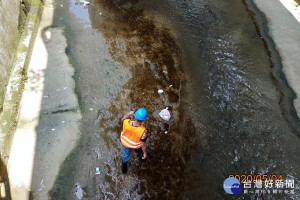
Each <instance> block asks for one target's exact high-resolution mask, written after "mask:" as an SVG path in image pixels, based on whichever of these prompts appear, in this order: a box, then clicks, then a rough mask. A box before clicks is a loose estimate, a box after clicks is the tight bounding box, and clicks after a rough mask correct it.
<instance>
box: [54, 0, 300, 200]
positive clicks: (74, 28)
mask: <svg viewBox="0 0 300 200" xmlns="http://www.w3.org/2000/svg"><path fill="white" fill-rule="evenodd" d="M57 2H58V5H57V7H56V11H55V12H56V13H55V19H54V26H64V27H65V36H66V38H67V41H68V48H67V49H66V53H67V54H68V56H69V59H70V63H71V64H72V66H73V67H74V68H75V76H74V79H75V81H76V92H77V95H78V98H79V100H80V104H81V112H82V116H83V119H82V122H81V134H82V135H81V139H80V141H79V143H78V145H77V147H76V148H75V149H74V151H73V152H72V153H71V155H70V156H69V157H68V159H67V160H66V161H65V162H64V164H63V166H62V168H61V171H60V174H59V177H58V178H57V181H56V184H55V187H54V188H53V189H52V191H51V193H50V196H51V197H52V198H53V199H74V198H76V195H75V194H74V193H75V192H76V191H77V189H76V186H77V188H78V187H81V188H82V189H83V198H82V199H257V198H258V199H260V198H264V199H272V198H277V197H278V198H280V199H292V198H294V199H297V198H300V197H299V194H300V193H299V174H300V169H299V164H298V163H300V151H299V150H300V146H299V142H300V141H299V137H298V136H297V132H295V130H293V129H292V126H291V125H290V124H289V123H288V122H287V120H286V119H285V117H283V114H282V113H283V111H282V107H281V106H280V105H279V103H280V101H281V98H282V92H281V91H279V90H278V83H277V82H278V81H277V80H276V79H275V78H274V77H273V76H272V72H271V70H272V66H273V63H271V61H270V58H269V53H268V50H266V46H265V44H264V41H263V39H262V38H261V35H260V34H259V33H258V32H257V27H256V26H255V23H254V22H253V19H252V18H251V17H250V13H249V11H248V10H247V4H246V3H243V2H242V1H239V0H228V1H222V2H220V1H215V0H214V1H206V0H191V1H185V0H179V1H178V0H177V1H175V0H166V1H158V0H151V1H144V0H126V1H125V0H114V1H110V0H94V1H91V4H90V5H89V6H88V8H87V9H84V8H83V6H82V5H81V4H80V3H79V2H78V1H75V0H61V1H57ZM60 4H61V5H63V6H60ZM158 89H163V90H164V93H163V94H158V93H157V90H158ZM139 107H146V108H147V109H148V111H149V113H150V117H149V119H148V120H147V121H146V123H145V125H146V127H147V130H148V132H149V136H148V137H149V140H148V154H149V157H148V158H147V160H145V161H142V160H141V157H140V155H135V153H132V155H131V156H132V157H131V160H130V163H129V171H128V174H126V175H123V174H122V173H121V171H120V162H121V144H120V140H119V134H120V131H121V121H120V119H121V118H122V116H123V115H124V114H125V113H126V112H128V111H129V110H130V109H136V108H139ZM165 107H168V108H169V110H170V111H171V114H172V118H171V120H170V121H169V122H168V123H165V122H163V121H162V120H161V119H160V118H159V116H158V113H159V111H160V110H161V109H163V108H165ZM97 166H99V167H100V170H101V173H100V175H95V167H97ZM231 174H232V175H257V174H260V175H264V174H266V175H276V176H279V175H282V177H283V180H286V179H295V185H296V188H295V194H288V195H284V194H277V196H276V195H275V194H274V195H264V196H263V197H262V195H257V194H242V195H236V196H230V195H228V194H226V193H225V191H224V189H223V186H222V185H223V182H224V180H225V179H226V178H227V177H228V176H229V175H231Z"/></svg>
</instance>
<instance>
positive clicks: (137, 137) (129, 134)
mask: <svg viewBox="0 0 300 200" xmlns="http://www.w3.org/2000/svg"><path fill="white" fill-rule="evenodd" d="M129 121H130V120H129V119H125V120H124V121H123V132H122V133H121V142H122V144H123V145H124V146H125V147H126V148H130V149H139V148H141V147H142V141H141V137H142V135H143V133H144V131H145V130H146V128H145V127H144V126H143V125H141V126H139V127H134V126H131V125H130V124H129Z"/></svg>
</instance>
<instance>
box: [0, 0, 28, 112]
mask: <svg viewBox="0 0 300 200" xmlns="http://www.w3.org/2000/svg"><path fill="white" fill-rule="evenodd" d="M20 2H21V1H20V0H0V112H1V110H2V104H3V99H4V95H5V91H6V84H7V82H8V79H9V75H10V71H11V68H12V66H13V62H14V56H15V52H16V48H17V44H18V42H19V29H18V28H21V26H22V25H21V24H22V23H24V22H25V21H24V17H25V18H26V16H25V15H24V14H22V15H20V10H22V8H21V7H20ZM25 14H26V13H25ZM19 17H20V18H19ZM20 19H21V20H20ZM22 21H23V22H22Z"/></svg>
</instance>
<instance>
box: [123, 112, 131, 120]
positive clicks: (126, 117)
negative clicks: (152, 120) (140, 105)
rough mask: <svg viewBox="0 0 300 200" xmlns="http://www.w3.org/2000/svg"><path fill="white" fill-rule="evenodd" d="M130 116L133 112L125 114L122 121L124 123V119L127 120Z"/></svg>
mask: <svg viewBox="0 0 300 200" xmlns="http://www.w3.org/2000/svg"><path fill="white" fill-rule="evenodd" d="M132 115H134V111H130V112H129V113H127V114H125V115H124V116H123V118H122V121H124V120H125V119H129V118H130V116H132Z"/></svg>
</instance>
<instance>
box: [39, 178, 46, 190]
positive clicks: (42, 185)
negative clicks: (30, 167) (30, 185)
mask: <svg viewBox="0 0 300 200" xmlns="http://www.w3.org/2000/svg"><path fill="white" fill-rule="evenodd" d="M43 182H44V179H42V181H41V188H40V189H39V191H42V190H43V188H46V187H45V185H44V184H43Z"/></svg>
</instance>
